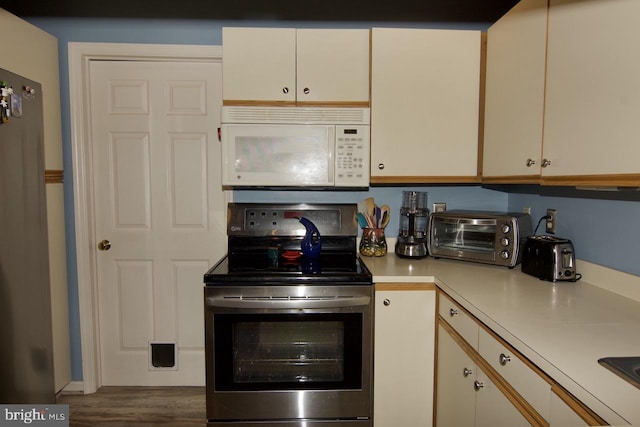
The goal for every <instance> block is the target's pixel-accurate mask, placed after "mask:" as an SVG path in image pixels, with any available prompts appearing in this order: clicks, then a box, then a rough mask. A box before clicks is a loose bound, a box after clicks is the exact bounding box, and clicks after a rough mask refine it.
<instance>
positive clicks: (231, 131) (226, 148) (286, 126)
mask: <svg viewBox="0 0 640 427" xmlns="http://www.w3.org/2000/svg"><path fill="white" fill-rule="evenodd" d="M221 141H222V184H223V186H225V187H233V188H237V187H267V188H271V187H280V188H282V187H321V188H329V187H338V188H362V187H368V186H369V175H370V172H369V170H370V150H371V135H370V114H369V109H368V108H324V107H309V108H300V107H222V127H221Z"/></svg>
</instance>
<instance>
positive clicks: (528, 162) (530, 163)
mask: <svg viewBox="0 0 640 427" xmlns="http://www.w3.org/2000/svg"><path fill="white" fill-rule="evenodd" d="M535 164H536V161H535V160H533V159H527V167H528V168H530V167H531V166H533V165H535Z"/></svg>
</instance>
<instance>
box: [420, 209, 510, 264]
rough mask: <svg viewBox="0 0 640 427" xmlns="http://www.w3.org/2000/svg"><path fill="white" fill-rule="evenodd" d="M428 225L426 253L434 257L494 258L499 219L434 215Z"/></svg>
mask: <svg viewBox="0 0 640 427" xmlns="http://www.w3.org/2000/svg"><path fill="white" fill-rule="evenodd" d="M429 228H430V231H429V233H430V236H429V254H430V255H432V256H434V257H440V256H441V257H448V258H462V259H466V260H469V261H480V262H488V263H494V262H496V261H497V259H496V254H497V253H498V252H499V251H498V249H497V242H496V240H497V238H496V236H497V235H498V233H497V229H498V222H497V221H496V220H495V219H490V218H489V219H484V218H480V219H475V218H458V217H440V216H437V215H433V216H432V218H431V223H430V226H429Z"/></svg>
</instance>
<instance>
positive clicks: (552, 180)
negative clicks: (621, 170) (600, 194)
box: [542, 173, 640, 187]
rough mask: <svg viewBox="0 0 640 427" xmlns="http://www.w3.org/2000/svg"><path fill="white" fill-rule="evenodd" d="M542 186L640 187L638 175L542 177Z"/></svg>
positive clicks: (639, 175)
mask: <svg viewBox="0 0 640 427" xmlns="http://www.w3.org/2000/svg"><path fill="white" fill-rule="evenodd" d="M542 184H543V185H572V186H578V187H580V186H596V187H597V186H603V187H640V174H637V173H628V174H611V175H579V176H572V175H558V176H543V177H542Z"/></svg>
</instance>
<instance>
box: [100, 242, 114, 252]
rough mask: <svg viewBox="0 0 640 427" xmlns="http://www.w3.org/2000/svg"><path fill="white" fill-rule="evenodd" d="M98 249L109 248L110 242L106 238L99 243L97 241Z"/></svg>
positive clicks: (105, 249) (104, 249)
mask: <svg viewBox="0 0 640 427" xmlns="http://www.w3.org/2000/svg"><path fill="white" fill-rule="evenodd" d="M98 249H100V250H101V251H108V250H109V249H111V242H110V241H108V240H103V241H101V242H100V243H98Z"/></svg>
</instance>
